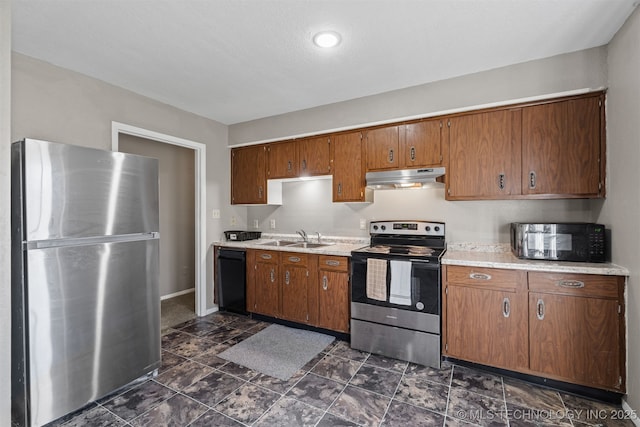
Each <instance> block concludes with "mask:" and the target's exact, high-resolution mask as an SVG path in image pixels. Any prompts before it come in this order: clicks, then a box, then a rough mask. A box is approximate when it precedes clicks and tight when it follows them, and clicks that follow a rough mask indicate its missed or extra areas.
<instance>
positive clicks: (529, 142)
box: [522, 97, 602, 197]
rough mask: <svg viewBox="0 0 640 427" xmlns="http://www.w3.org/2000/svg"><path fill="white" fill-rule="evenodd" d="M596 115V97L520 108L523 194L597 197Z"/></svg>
mask: <svg viewBox="0 0 640 427" xmlns="http://www.w3.org/2000/svg"><path fill="white" fill-rule="evenodd" d="M600 117H601V114H600V98H599V97H588V98H581V99H574V100H568V101H562V102H554V103H549V104H542V105H535V106H531V107H526V108H523V110H522V165H523V166H522V188H523V193H524V194H529V195H536V194H557V195H565V196H568V195H573V196H577V197H580V196H582V197H598V196H599V195H600V193H601V188H602V187H601V185H600V184H601V177H600V171H601V168H600V166H601V163H600V160H601V159H600V153H601V149H600Z"/></svg>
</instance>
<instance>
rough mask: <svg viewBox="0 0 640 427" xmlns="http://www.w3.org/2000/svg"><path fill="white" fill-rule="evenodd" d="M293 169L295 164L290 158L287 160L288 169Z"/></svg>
mask: <svg viewBox="0 0 640 427" xmlns="http://www.w3.org/2000/svg"><path fill="white" fill-rule="evenodd" d="M291 169H293V165H292V164H291V160H289V161H288V162H287V171H289V172H291Z"/></svg>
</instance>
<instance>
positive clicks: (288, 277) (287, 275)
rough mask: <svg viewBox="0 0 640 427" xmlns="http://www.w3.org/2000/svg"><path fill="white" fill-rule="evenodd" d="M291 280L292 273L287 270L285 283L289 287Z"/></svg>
mask: <svg viewBox="0 0 640 427" xmlns="http://www.w3.org/2000/svg"><path fill="white" fill-rule="evenodd" d="M290 280H291V273H289V270H287V271H285V272H284V283H285V284H287V285H288V284H289V281H290Z"/></svg>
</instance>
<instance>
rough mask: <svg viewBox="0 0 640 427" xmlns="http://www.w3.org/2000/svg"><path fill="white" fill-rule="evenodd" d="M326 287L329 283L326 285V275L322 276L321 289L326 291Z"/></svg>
mask: <svg viewBox="0 0 640 427" xmlns="http://www.w3.org/2000/svg"><path fill="white" fill-rule="evenodd" d="M328 287H329V285H328V280H327V276H322V289H324V290H325V291H326V290H327V288H328Z"/></svg>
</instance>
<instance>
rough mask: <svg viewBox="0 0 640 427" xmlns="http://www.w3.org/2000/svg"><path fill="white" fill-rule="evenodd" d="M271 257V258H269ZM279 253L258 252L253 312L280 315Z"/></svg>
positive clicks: (273, 315)
mask: <svg viewBox="0 0 640 427" xmlns="http://www.w3.org/2000/svg"><path fill="white" fill-rule="evenodd" d="M269 257H270V258H269ZM278 272H279V270H278V254H277V253H275V252H274V253H268V252H257V253H256V264H255V274H254V275H255V285H254V289H255V298H254V308H253V310H252V311H253V312H256V313H260V314H264V315H266V316H272V317H279V315H280V285H279V282H280V280H279V279H280V276H279V274H278Z"/></svg>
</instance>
